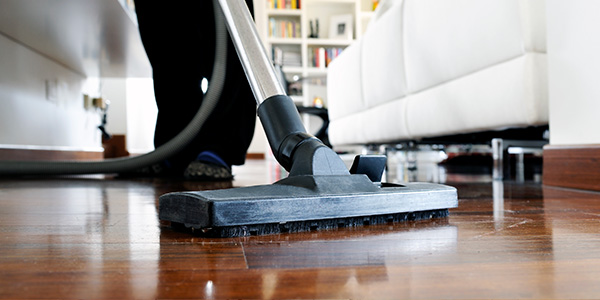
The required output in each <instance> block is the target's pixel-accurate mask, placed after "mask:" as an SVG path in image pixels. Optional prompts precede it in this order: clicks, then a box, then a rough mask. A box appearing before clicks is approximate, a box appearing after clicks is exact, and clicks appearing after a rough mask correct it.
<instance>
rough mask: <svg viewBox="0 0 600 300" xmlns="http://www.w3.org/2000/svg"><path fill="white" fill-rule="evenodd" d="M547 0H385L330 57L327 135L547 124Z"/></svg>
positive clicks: (367, 137)
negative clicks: (334, 56)
mask: <svg viewBox="0 0 600 300" xmlns="http://www.w3.org/2000/svg"><path fill="white" fill-rule="evenodd" d="M546 65H547V63H546V30H545V2H544V0H395V1H389V0H387V1H386V0H384V1H383V2H382V3H381V4H380V6H379V7H378V8H377V11H376V13H375V17H374V19H373V20H372V21H371V23H370V24H369V26H368V28H367V30H366V32H365V34H364V35H363V37H362V38H361V39H360V40H357V41H356V42H354V43H353V44H352V45H351V46H350V47H348V48H347V49H346V50H345V51H344V52H343V53H342V54H341V55H340V56H339V57H338V58H337V59H335V60H334V61H333V62H332V63H331V65H330V66H329V71H328V76H327V89H328V92H327V94H328V95H327V103H328V108H329V113H330V119H331V124H330V127H329V136H330V140H331V143H332V144H333V145H334V146H336V145H351V144H371V143H388V142H397V141H404V140H419V139H422V138H427V137H440V136H446V135H453V134H463V133H472V132H481V131H488V130H501V129H507V128H515V127H517V128H519V127H527V126H536V125H545V124H548V92H547V90H548V88H547V78H546V76H547V75H546V74H547V72H546V68H547V67H546Z"/></svg>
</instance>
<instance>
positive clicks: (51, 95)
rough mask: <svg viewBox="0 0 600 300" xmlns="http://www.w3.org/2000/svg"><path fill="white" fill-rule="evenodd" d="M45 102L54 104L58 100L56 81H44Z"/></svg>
mask: <svg viewBox="0 0 600 300" xmlns="http://www.w3.org/2000/svg"><path fill="white" fill-rule="evenodd" d="M46 100H48V101H51V102H54V103H56V101H57V100H58V80H56V79H46Z"/></svg>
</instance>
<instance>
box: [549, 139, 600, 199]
mask: <svg viewBox="0 0 600 300" xmlns="http://www.w3.org/2000/svg"><path fill="white" fill-rule="evenodd" d="M543 172H544V174H543V182H544V184H545V185H549V186H558V187H566V188H575V189H583V190H593V191H600V145H568V146H556V145H548V146H545V147H544V167H543Z"/></svg>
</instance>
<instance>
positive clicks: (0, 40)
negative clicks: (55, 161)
mask: <svg viewBox="0 0 600 300" xmlns="http://www.w3.org/2000/svg"><path fill="white" fill-rule="evenodd" d="M47 85H50V93H49V95H47V87H46V86H47ZM84 92H85V93H90V94H91V93H97V92H98V85H97V81H96V82H95V81H94V80H88V79H87V78H85V77H84V76H83V75H81V74H77V73H76V72H74V71H72V70H69V69H67V68H66V67H64V66H62V65H59V64H57V63H55V62H54V61H52V60H50V59H48V58H46V57H44V56H42V55H40V54H38V53H37V52H34V51H32V50H30V49H29V48H27V47H24V46H23V45H21V44H19V43H17V42H15V41H13V40H12V39H9V38H7V37H6V36H4V35H2V34H0V145H4V146H6V145H13V146H22V145H26V146H38V147H45V148H57V147H58V148H60V147H63V148H64V147H67V148H71V149H77V150H84V149H90V150H94V151H96V150H99V147H101V138H100V131H99V130H98V129H97V126H98V125H99V124H100V117H99V114H98V113H96V112H92V111H86V110H85V109H84V108H83V93H84Z"/></svg>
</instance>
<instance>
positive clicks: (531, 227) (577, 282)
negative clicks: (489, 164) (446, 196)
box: [0, 161, 600, 299]
mask: <svg viewBox="0 0 600 300" xmlns="http://www.w3.org/2000/svg"><path fill="white" fill-rule="evenodd" d="M277 172H278V170H276V169H274V168H272V167H271V166H270V165H269V164H267V163H265V162H264V161H251V162H250V163H249V164H248V165H247V166H245V167H241V168H238V169H236V173H237V177H236V178H237V180H236V181H234V185H236V186H245V185H250V184H256V183H267V182H270V181H271V180H272V179H273V176H276V173H277ZM446 178H447V179H448V180H449V181H451V182H448V183H447V184H449V185H453V186H456V187H457V188H458V193H459V207H458V208H457V209H453V210H451V213H450V216H449V217H448V218H445V219H438V220H428V221H419V222H408V223H403V224H396V225H380V226H366V227H362V228H348V229H337V230H330V231H319V232H308V233H299V234H282V235H271V236H261V237H248V238H231V239H206V238H199V237H195V236H191V235H188V234H186V233H181V232H176V231H173V230H172V229H170V228H169V227H166V226H164V225H161V224H160V223H159V221H158V219H157V210H156V203H157V198H158V196H160V195H161V194H163V193H165V192H169V191H179V190H198V189H208V188H221V187H227V185H217V186H215V185H206V184H199V183H193V182H181V181H165V180H117V179H105V178H101V177H89V178H62V179H25V180H9V179H2V180H0V298H11V299H15V298H28V299H30V298H62V299H70V298H80V299H89V298H103V299H114V298H118V299H121V298H137V299H152V298H217V299H224V298H278V299H280V298H370V299H390V298H393V299H397V298H428V299H431V298H445V299H447V298H600V194H599V193H592V192H580V191H575V190H565V189H557V188H552V187H546V186H543V185H541V184H540V183H534V182H531V181H526V182H514V181H504V182H502V181H497V182H492V181H491V180H481V177H473V176H466V175H460V174H457V175H453V174H446ZM484 179H485V176H484ZM471 181H472V182H471Z"/></svg>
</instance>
